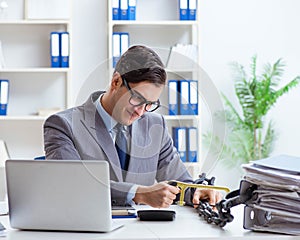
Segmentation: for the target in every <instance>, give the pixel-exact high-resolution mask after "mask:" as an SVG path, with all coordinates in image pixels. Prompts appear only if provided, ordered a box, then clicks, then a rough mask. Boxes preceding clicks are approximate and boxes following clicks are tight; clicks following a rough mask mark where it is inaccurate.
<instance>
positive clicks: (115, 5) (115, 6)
mask: <svg viewBox="0 0 300 240" xmlns="http://www.w3.org/2000/svg"><path fill="white" fill-rule="evenodd" d="M119 10H120V5H119V0H112V20H119V14H120V13H119Z"/></svg>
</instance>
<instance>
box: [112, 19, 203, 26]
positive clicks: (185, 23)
mask: <svg viewBox="0 0 300 240" xmlns="http://www.w3.org/2000/svg"><path fill="white" fill-rule="evenodd" d="M115 25H118V26H120V25H126V26H129V25H132V26H135V25H157V26H194V25H195V26H197V21H178V20H171V21H125V20H122V21H112V26H115Z"/></svg>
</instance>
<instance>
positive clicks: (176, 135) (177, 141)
mask: <svg viewBox="0 0 300 240" xmlns="http://www.w3.org/2000/svg"><path fill="white" fill-rule="evenodd" d="M172 131H173V141H174V146H175V147H176V149H177V151H178V153H179V156H180V159H181V160H182V161H183V162H186V161H187V153H186V128H185V127H173V128H172Z"/></svg>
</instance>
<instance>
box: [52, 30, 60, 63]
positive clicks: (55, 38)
mask: <svg viewBox="0 0 300 240" xmlns="http://www.w3.org/2000/svg"><path fill="white" fill-rule="evenodd" d="M59 39H60V34H59V32H51V33H50V55H51V67H60V43H59V42H60V40H59Z"/></svg>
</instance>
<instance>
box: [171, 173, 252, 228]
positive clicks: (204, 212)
mask: <svg viewBox="0 0 300 240" xmlns="http://www.w3.org/2000/svg"><path fill="white" fill-rule="evenodd" d="M214 181H215V177H212V178H210V179H209V178H207V177H206V174H205V173H202V174H201V175H199V178H198V179H197V180H195V181H194V182H193V183H185V182H180V181H175V180H171V181H169V182H168V184H170V185H172V186H176V187H178V188H180V190H181V192H180V197H179V201H177V202H176V204H177V205H180V206H183V205H185V201H184V196H185V192H186V190H187V189H188V188H190V189H191V191H192V195H193V193H194V191H195V189H196V188H202V189H213V190H219V191H225V192H226V193H227V195H226V196H225V199H223V200H221V201H220V202H218V203H216V206H215V207H216V209H217V211H214V210H213V208H212V206H210V204H209V203H208V202H207V201H206V200H200V202H199V204H198V207H197V208H196V209H197V212H198V214H199V216H200V217H203V218H204V220H206V221H207V223H214V224H216V225H217V226H219V227H224V226H225V225H226V224H227V223H229V222H232V221H233V219H234V216H233V215H232V214H231V211H230V209H231V208H232V207H234V206H237V205H239V204H246V205H247V204H248V203H251V202H252V201H254V200H255V198H256V194H254V191H255V190H256V189H257V185H256V184H253V183H250V182H248V181H246V180H242V181H241V182H240V188H239V189H238V190H235V191H230V189H229V188H227V187H221V186H214Z"/></svg>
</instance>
